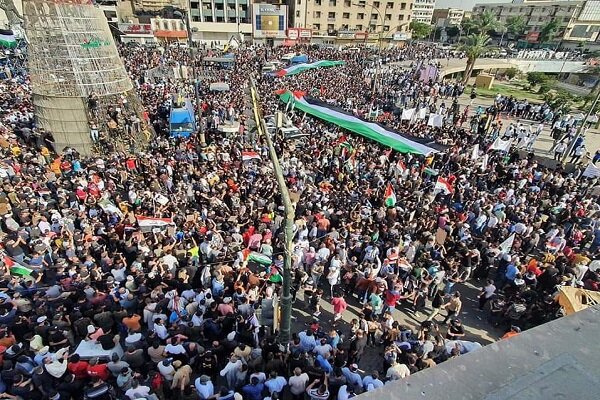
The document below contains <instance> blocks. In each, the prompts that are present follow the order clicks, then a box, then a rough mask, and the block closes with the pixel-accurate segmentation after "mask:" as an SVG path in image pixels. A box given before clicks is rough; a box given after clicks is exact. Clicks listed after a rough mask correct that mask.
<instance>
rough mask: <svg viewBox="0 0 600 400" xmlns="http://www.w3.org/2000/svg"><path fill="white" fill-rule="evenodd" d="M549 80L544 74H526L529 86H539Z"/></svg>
mask: <svg viewBox="0 0 600 400" xmlns="http://www.w3.org/2000/svg"><path fill="white" fill-rule="evenodd" d="M548 79H549V77H548V75H546V74H545V73H544V72H528V73H527V82H529V84H530V85H531V86H537V85H541V84H542V83H544V82H546V81H547V80H548Z"/></svg>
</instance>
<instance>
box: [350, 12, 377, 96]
mask: <svg viewBox="0 0 600 400" xmlns="http://www.w3.org/2000/svg"><path fill="white" fill-rule="evenodd" d="M352 5H354V6H358V7H361V8H362V7H363V6H369V7H371V9H372V10H375V12H376V13H377V16H378V17H379V19H380V20H381V30H382V31H383V25H384V20H383V16H382V15H381V11H379V9H378V8H377V7H375V6H374V5H372V4H358V3H352ZM370 24H371V18H369V25H370ZM380 61H381V32H377V64H375V76H374V77H373V89H372V90H371V98H374V97H375V88H376V86H377V78H378V76H379V68H380Z"/></svg>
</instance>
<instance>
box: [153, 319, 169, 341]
mask: <svg viewBox="0 0 600 400" xmlns="http://www.w3.org/2000/svg"><path fill="white" fill-rule="evenodd" d="M154 333H156V336H158V337H159V338H161V339H162V340H165V339H166V338H168V337H169V332H168V331H167V327H166V326H165V325H164V323H163V320H162V318H156V319H155V320H154Z"/></svg>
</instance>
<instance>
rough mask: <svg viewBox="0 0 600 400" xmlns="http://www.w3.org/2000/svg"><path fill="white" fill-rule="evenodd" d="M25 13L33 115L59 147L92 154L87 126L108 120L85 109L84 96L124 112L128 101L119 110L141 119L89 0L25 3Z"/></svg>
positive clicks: (106, 30) (31, 0)
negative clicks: (92, 97) (34, 114)
mask: <svg viewBox="0 0 600 400" xmlns="http://www.w3.org/2000/svg"><path fill="white" fill-rule="evenodd" d="M23 15H24V19H25V31H26V34H27V39H28V42H29V46H28V68H29V74H30V78H31V84H32V90H33V101H34V109H35V113H36V117H37V119H38V123H39V124H40V125H41V127H42V128H44V129H46V130H49V131H51V132H52V133H53V134H54V136H55V138H56V141H57V145H58V147H65V146H70V147H74V148H76V149H77V150H78V151H80V152H83V153H85V154H89V153H90V152H91V151H92V145H93V143H92V140H91V138H90V125H91V124H95V125H97V126H98V127H99V128H101V129H102V128H104V127H106V125H107V121H104V120H103V119H106V118H107V117H106V116H105V114H106V113H105V112H98V113H94V112H92V111H93V110H88V109H87V107H88V102H87V99H88V96H94V97H96V98H97V99H98V103H99V104H101V105H103V106H104V105H106V106H107V107H108V105H111V106H113V107H121V108H123V101H122V100H123V99H127V100H128V101H127V102H126V104H127V110H123V111H124V112H127V113H128V114H131V113H134V114H136V115H138V116H139V117H141V115H142V111H143V110H142V107H141V103H140V102H139V99H138V98H137V96H136V95H135V92H134V90H133V85H132V82H131V80H130V79H129V76H128V74H127V71H126V70H125V67H124V65H123V62H122V60H121V58H120V57H119V53H118V51H117V48H116V45H115V43H114V40H113V37H112V35H111V31H110V27H109V26H108V22H107V20H106V18H105V16H104V14H103V11H102V10H101V9H100V8H98V7H96V6H95V5H94V4H93V3H92V2H91V1H89V0H54V1H50V0H23ZM74 108H75V109H74ZM100 111H104V110H100ZM65 119H66V120H65Z"/></svg>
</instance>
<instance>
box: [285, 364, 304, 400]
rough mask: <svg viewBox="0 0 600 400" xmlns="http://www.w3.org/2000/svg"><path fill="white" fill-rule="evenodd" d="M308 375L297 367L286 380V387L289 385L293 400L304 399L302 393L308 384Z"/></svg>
mask: <svg viewBox="0 0 600 400" xmlns="http://www.w3.org/2000/svg"><path fill="white" fill-rule="evenodd" d="M308 380H309V378H308V374H306V373H305V372H302V370H301V369H300V368H298V367H296V368H295V369H294V375H293V376H290V379H288V385H290V392H291V393H292V396H293V398H294V400H301V399H303V398H304V391H305V390H306V384H307V383H308Z"/></svg>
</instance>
